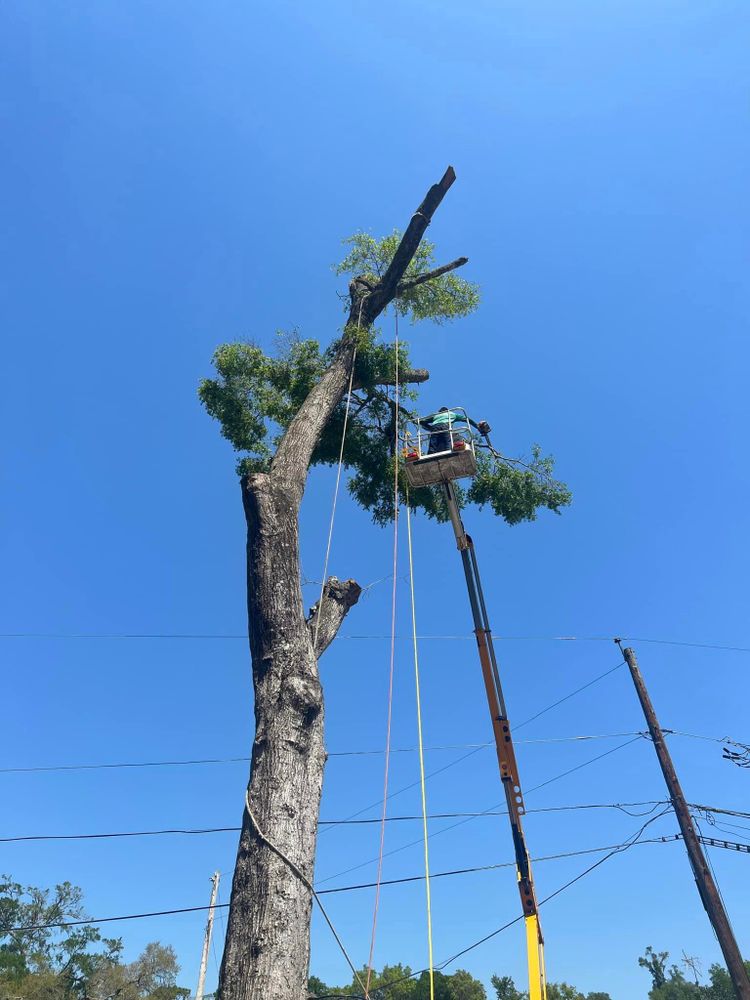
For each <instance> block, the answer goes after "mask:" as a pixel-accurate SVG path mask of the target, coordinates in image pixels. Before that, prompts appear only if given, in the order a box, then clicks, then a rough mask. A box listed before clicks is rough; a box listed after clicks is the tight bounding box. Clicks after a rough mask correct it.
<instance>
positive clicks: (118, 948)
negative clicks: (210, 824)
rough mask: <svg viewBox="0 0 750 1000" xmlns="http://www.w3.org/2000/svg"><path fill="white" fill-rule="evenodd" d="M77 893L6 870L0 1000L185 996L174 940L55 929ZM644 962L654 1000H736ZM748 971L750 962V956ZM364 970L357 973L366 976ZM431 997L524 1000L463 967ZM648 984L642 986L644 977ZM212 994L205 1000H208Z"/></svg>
mask: <svg viewBox="0 0 750 1000" xmlns="http://www.w3.org/2000/svg"><path fill="white" fill-rule="evenodd" d="M86 919H87V917H86V914H85V912H84V907H83V894H82V892H81V890H80V889H79V888H78V887H76V886H74V885H71V884H70V882H63V883H62V884H60V885H57V886H55V887H54V889H37V888H35V887H33V886H25V887H24V886H22V885H20V884H19V883H17V882H13V881H12V880H11V879H10V878H9V877H8V876H0V1000H187V998H188V997H189V996H190V993H191V991H190V990H189V989H186V988H185V987H183V986H178V985H177V978H178V976H179V972H180V967H179V965H178V963H177V956H176V955H175V952H174V950H173V949H172V948H171V947H170V946H169V945H163V944H160V943H159V942H158V941H153V942H152V943H151V944H148V945H146V947H145V948H144V950H143V952H142V954H141V955H139V956H138V958H137V959H136V960H135V961H134V962H123V961H122V952H123V943H122V939H121V938H108V937H104V936H103V935H102V934H101V932H100V931H99V928H98V927H95V926H94V925H93V924H90V923H84V924H81V925H79V926H75V927H62V928H60V927H51V926H49V925H50V924H59V923H65V922H69V921H81V920H86ZM638 964H639V966H641V968H643V969H644V970H645V971H646V972H647V973H648V974H649V976H650V977H651V988H650V990H649V992H648V997H649V1000H735V994H734V990H733V989H732V984H731V980H730V979H729V974H728V973H727V971H726V969H725V968H724V967H723V966H721V965H718V964H715V965H711V966H710V967H709V969H708V972H707V974H706V975H704V974H703V970H702V967H701V964H700V962H699V961H698V960H697V959H695V958H691V957H689V956H683V959H682V961H681V963H680V964H679V965H676V964H674V963H670V961H669V953H668V952H666V951H658V952H657V951H654V949H653V948H652V947H650V946H649V947H648V948H646V951H645V954H643V955H642V956H641V957H640V958H639V959H638ZM746 965H747V968H748V971H749V972H750V962H747V963H746ZM366 977H367V972H366V970H364V969H363V970H361V972H360V978H361V979H362V981H363V982H364V981H365V980H366ZM434 978H435V1000H528V994H527V993H525V992H523V991H521V990H519V989H517V988H516V985H515V983H514V982H513V980H512V979H511V977H510V976H493V977H492V980H491V983H492V986H491V996H489V997H488V994H487V990H486V989H485V987H484V985H483V984H482V983H481V982H480V981H479V980H478V979H475V978H474V976H472V975H471V973H469V972H467V971H466V970H465V969H457V970H456V971H455V972H454V973H452V974H451V975H445V974H444V973H442V972H435V974H434ZM644 987H645V983H644ZM369 993H370V1000H430V977H429V974H428V973H426V972H423V973H421V974H420V975H419V976H416V977H413V976H412V970H411V969H410V968H409V967H408V966H407V965H388V966H385V967H384V968H383V969H382V970H381V971H380V972H374V973H373V975H372V977H371V980H370V991H369ZM361 995H362V988H361V986H360V985H359V983H358V982H357V981H356V979H354V978H353V979H352V982H351V983H349V984H348V985H347V986H340V987H339V986H328V985H327V984H326V983H324V982H323V981H322V980H320V979H318V978H317V977H316V976H312V977H311V978H310V981H309V996H310V997H311V998H321V997H328V998H334V997H350V996H353V997H359V996H361ZM210 996H211V995H210V994H209V995H207V996H206V1000H210ZM547 1000H612V997H611V995H610V994H609V993H606V992H594V993H582V992H581V991H580V990H579V989H577V988H576V987H575V986H571V985H570V984H569V983H549V984H548V986H547Z"/></svg>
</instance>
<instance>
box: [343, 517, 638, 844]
mask: <svg viewBox="0 0 750 1000" xmlns="http://www.w3.org/2000/svg"><path fill="white" fill-rule="evenodd" d="M408 523H409V522H408V518H407V526H408ZM418 638H419V636H417V639H418ZM412 641H415V640H414V638H412ZM624 662H625V661H624V660H621V661H620V662H619V663H618V664H617V665H616V666H614V667H611V668H610V669H609V670H606V671H605V672H604V673H603V674H599V675H598V676H597V677H594V678H593V680H591V681H588V682H587V683H586V684H583V685H581V686H580V687H577V688H575V690H573V691H571V692H570V694H567V695H565V696H564V697H563V698H559V699H558V700H557V701H555V702H552V704H551V705H547V706H546V707H545V708H543V709H541V711H539V712H537V713H536V714H535V715H532V716H531V717H530V718H528V719H524V720H523V722H520V723H519V724H518V725H517V726H514V731H515V732H517V731H518V730H519V729H521V728H522V727H523V726H527V725H528V724H529V723H530V722H533V721H534V720H535V719H538V718H539V717H540V716H541V715H544V714H545V712H550V711H552V709H553V708H557V706H558V705H561V704H562V703H563V702H564V701H567V700H568V699H569V698H572V697H573V696H574V695H577V694H579V693H580V692H581V691H585V690H586V688H589V687H591V686H592V685H593V684H598V683H599V681H602V680H604V678H605V677H609V676H610V675H611V674H613V673H615V671H617V670H619V669H620V667H621V666H622V665H623V663H624ZM639 735H640V734H639ZM491 745H492V744H482V743H480V744H478V745H475V746H474V748H473V749H471V750H469V752H468V753H465V754H462V755H461V756H460V757H456V759H455V760H452V761H450V762H449V763H448V764H444V765H443V766H442V767H438V768H436V769H435V770H434V771H430V772H429V774H428V775H427V776H426V777H427V780H429V779H430V778H434V777H436V776H437V775H438V774H442V773H443V772H444V771H447V770H449V768H451V767H455V766H456V765H457V764H461V763H462V762H463V761H465V760H468V758H469V757H473V756H474V754H477V753H479V752H480V751H481V750H484V749H486V747H487V746H491ZM417 784H419V782H417V781H412V782H411V783H410V784H408V785H403V786H402V787H401V788H398V789H396V791H395V792H391V793H390V795H389V798H391V799H394V798H395V797H396V796H397V795H401V793H402V792H407V791H409V789H410V788H414V787H415V785H417ZM381 804H382V803H381V802H380V801H379V800H378V801H376V802H370V803H368V804H367V805H366V806H363V807H362V808H361V809H358V810H357V811H356V812H353V813H350V815H348V816H346V817H345V819H356V818H357V816H361V815H362V813H365V812H367V811H368V809H374V808H375V806H379V805H381ZM324 832H327V831H324Z"/></svg>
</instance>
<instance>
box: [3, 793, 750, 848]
mask: <svg viewBox="0 0 750 1000" xmlns="http://www.w3.org/2000/svg"><path fill="white" fill-rule="evenodd" d="M665 801H666V800H664V799H660V800H656V799H651V800H648V801H645V802H594V803H585V804H581V805H566V806H543V807H541V808H539V809H527V810H526V812H527V813H553V812H575V811H577V810H581V809H617V810H619V811H621V812H625V813H627V815H629V816H637V815H639V814H638V813H631V812H629V809H631V808H640V807H642V806H652V807H655V806H660V805H664V803H665ZM712 811H713V810H712ZM507 815H508V813H507V811H505V810H502V811H497V812H491V811H485V812H444V813H431V814H429V815H428V817H427V818H428V819H431V820H435V819H459V818H472V819H473V818H478V817H481V816H507ZM642 815H646V814H645V813H644V814H642ZM417 820H419V821H420V822H421V820H422V816H421V814H420V815H413V816H412V815H407V816H387V817H386V823H403V822H411V821H415V822H416V821H417ZM381 822H382V819H381V818H376V819H328V820H326V819H323V820H320V822H319V824H318V825H319V826H361V825H371V824H375V823H381ZM241 829H242V827H240V826H211V827H198V828H191V827H167V828H164V829H159V830H125V831H113V832H104V833H55V834H27V835H22V836H14V837H0V843H2V844H11V843H22V842H27V841H47V840H51V841H60V840H115V839H118V838H125V837H160V836H172V835H189V836H202V835H205V834H213V833H239V832H240V831H241ZM741 829H744V827H742V828H741Z"/></svg>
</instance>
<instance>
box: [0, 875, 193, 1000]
mask: <svg viewBox="0 0 750 1000" xmlns="http://www.w3.org/2000/svg"><path fill="white" fill-rule="evenodd" d="M81 920H86V916H85V913H84V909H83V893H82V892H81V889H79V888H78V887H77V886H74V885H71V884H70V882H62V883H60V884H59V885H57V886H55V887H54V889H38V888H36V887H35V886H22V885H20V884H19V883H17V882H13V881H12V880H11V879H10V878H8V877H6V876H4V877H3V878H0V1000H10V998H14V1000H180V998H181V1000H184V998H185V997H187V996H189V994H190V990H188V989H185V988H183V987H179V986H177V974H178V973H179V971H180V968H179V965H178V964H177V956H176V955H175V953H174V950H173V949H172V948H171V947H169V946H165V945H162V944H159V943H158V942H157V941H154V942H152V943H151V944H148V945H146V948H145V949H144V951H143V953H142V954H141V955H140V956H139V957H138V958H137V959H136V960H135V961H134V962H131V963H130V964H128V965H125V964H123V963H122V962H121V960H120V959H121V954H122V941H121V940H120V939H119V938H104V937H102V935H101V933H100V932H99V929H98V928H97V927H95V926H94V925H93V924H83V925H82V926H76V927H65V926H63V927H59V926H55V925H57V924H61V923H62V924H65V923H67V922H69V921H81ZM26 928H29V929H26Z"/></svg>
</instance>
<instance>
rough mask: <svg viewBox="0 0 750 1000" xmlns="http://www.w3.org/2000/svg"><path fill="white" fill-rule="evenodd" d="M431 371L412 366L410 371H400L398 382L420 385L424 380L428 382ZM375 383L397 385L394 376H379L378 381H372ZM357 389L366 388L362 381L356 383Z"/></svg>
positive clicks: (400, 383)
mask: <svg viewBox="0 0 750 1000" xmlns="http://www.w3.org/2000/svg"><path fill="white" fill-rule="evenodd" d="M429 377H430V373H429V372H428V371H427V369H426V368H411V369H410V370H409V371H408V372H399V373H398V384H399V385H420V384H421V383H422V382H427V381H428V380H429ZM372 384H373V385H395V384H396V379H395V376H394V377H393V378H379V379H378V380H377V382H374V383H372ZM354 388H355V389H362V388H364V384H363V383H362V382H355V383H354Z"/></svg>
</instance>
